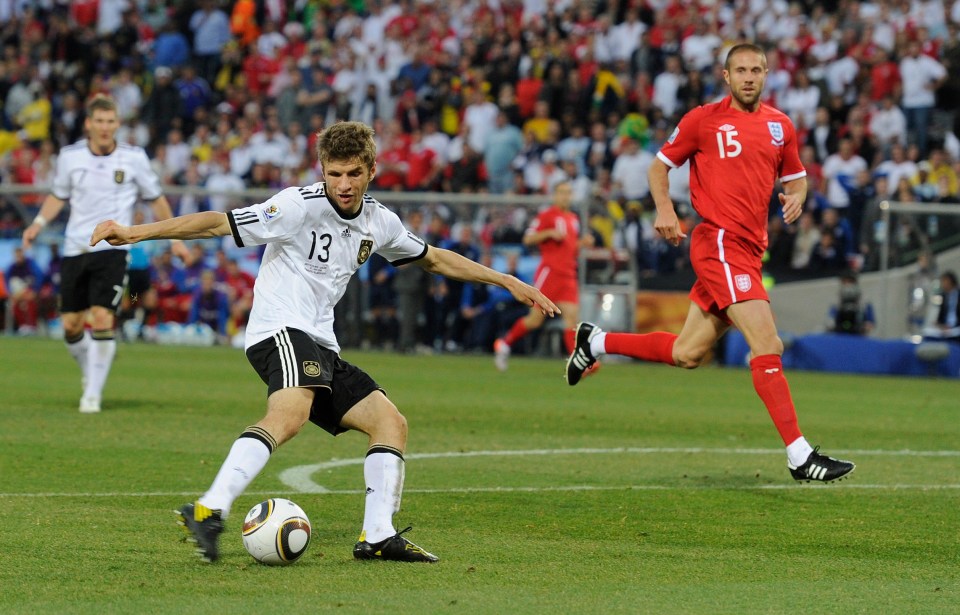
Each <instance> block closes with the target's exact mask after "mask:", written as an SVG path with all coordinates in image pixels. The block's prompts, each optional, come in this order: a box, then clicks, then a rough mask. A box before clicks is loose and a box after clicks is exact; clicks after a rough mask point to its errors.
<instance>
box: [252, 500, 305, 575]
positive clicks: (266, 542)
mask: <svg viewBox="0 0 960 615" xmlns="http://www.w3.org/2000/svg"><path fill="white" fill-rule="evenodd" d="M309 544H310V520H309V519H307V515H306V513H304V512H303V509H302V508H300V507H299V506H297V505H296V504H294V503H293V502H291V501H290V500H285V499H283V498H271V499H269V500H267V501H265V502H260V503H259V504H257V505H256V506H254V507H253V508H251V509H250V512H248V513H247V516H246V518H245V519H244V520H243V546H244V548H246V550H247V552H248V553H250V555H252V556H253V558H254V559H255V560H257V561H258V562H261V563H264V564H269V565H270V566H286V565H287V564H292V563H293V562H295V561H297V560H298V559H300V556H301V555H303V554H304V553H305V552H306V550H307V545H309Z"/></svg>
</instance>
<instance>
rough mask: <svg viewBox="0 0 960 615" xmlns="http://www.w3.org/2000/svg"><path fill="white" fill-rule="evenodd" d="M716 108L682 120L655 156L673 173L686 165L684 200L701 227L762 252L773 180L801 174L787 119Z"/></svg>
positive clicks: (769, 112)
mask: <svg viewBox="0 0 960 615" xmlns="http://www.w3.org/2000/svg"><path fill="white" fill-rule="evenodd" d="M731 102H732V99H731V97H730V96H729V95H728V96H727V97H726V98H724V99H723V100H721V101H720V102H717V103H713V104H709V105H703V106H701V107H697V108H696V109H692V110H691V111H690V112H689V113H687V114H686V115H685V116H683V119H681V120H680V124H679V125H678V126H677V128H676V130H674V131H673V134H672V135H670V138H669V139H667V142H666V143H664V145H663V147H661V148H660V151H659V152H658V153H657V157H658V158H659V159H660V160H661V161H663V163H664V164H666V165H668V166H670V167H672V168H676V167H679V166H680V165H682V164H683V163H684V162H685V161H686V160H687V159H689V160H690V199H691V201H692V202H693V207H694V209H696V210H697V213H698V214H700V217H701V218H703V219H704V220H705V221H707V222H709V223H711V224H713V225H714V226H717V227H718V228H722V229H725V230H726V231H728V232H730V233H733V234H734V235H736V236H738V237H741V238H743V239H745V240H747V241H749V242H751V243H755V244H756V245H757V246H758V247H759V249H760V251H761V252H762V251H763V250H764V249H766V247H767V212H768V211H769V207H770V199H771V197H772V196H773V187H774V183H775V182H776V180H777V178H779V179H780V180H781V181H790V180H794V179H800V178H801V177H804V176H806V174H807V172H806V170H805V169H804V168H803V164H802V163H801V162H800V154H799V152H798V151H797V134H796V130H795V129H794V127H793V123H792V122H791V121H790V118H789V117H787V116H786V114H784V113H783V112H781V111H778V110H777V109H774V108H773V107H771V106H769V105H765V104H763V103H760V106H759V107H758V108H757V110H756V111H754V112H753V113H747V112H745V111H740V110H739V109H736V108H734V107H732V106H731Z"/></svg>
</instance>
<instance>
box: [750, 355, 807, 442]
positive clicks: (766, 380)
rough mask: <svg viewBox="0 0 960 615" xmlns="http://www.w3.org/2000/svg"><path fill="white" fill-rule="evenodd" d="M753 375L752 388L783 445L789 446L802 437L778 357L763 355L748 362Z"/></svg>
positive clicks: (788, 387) (781, 363) (788, 386)
mask: <svg viewBox="0 0 960 615" xmlns="http://www.w3.org/2000/svg"><path fill="white" fill-rule="evenodd" d="M750 371H751V372H752V373H753V388H754V389H756V391H757V395H759V396H760V399H762V400H763V405H765V406H766V407H767V412H769V413H770V418H772V419H773V424H774V425H776V427H777V431H778V432H780V437H781V438H783V443H784V444H790V443H791V442H793V441H794V440H796V439H797V438H799V437H801V436H803V434H802V433H800V427H799V425H798V424H797V410H796V408H794V407H793V399H792V398H791V397H790V385H788V384H787V378H786V377H785V376H784V375H783V362H782V361H781V360H780V356H779V355H775V354H765V355H761V356H759V357H754V359H753V360H752V361H750Z"/></svg>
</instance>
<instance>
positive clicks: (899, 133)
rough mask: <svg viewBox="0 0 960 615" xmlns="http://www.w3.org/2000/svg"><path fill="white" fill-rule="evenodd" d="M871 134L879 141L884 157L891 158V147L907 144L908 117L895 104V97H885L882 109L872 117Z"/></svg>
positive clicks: (881, 105)
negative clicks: (896, 144) (895, 144)
mask: <svg viewBox="0 0 960 615" xmlns="http://www.w3.org/2000/svg"><path fill="white" fill-rule="evenodd" d="M870 134H872V135H873V136H874V137H876V139H877V144H878V145H880V147H881V149H882V151H883V157H884V158H887V157H889V156H890V146H891V145H892V144H894V143H899V144H900V145H904V144H906V142H907V116H905V115H904V114H903V111H901V110H900V107H898V106H897V105H895V104H894V102H893V96H889V95H888V96H884V97H883V100H882V101H881V102H880V108H879V109H877V110H876V111H874V112H873V115H871V116H870Z"/></svg>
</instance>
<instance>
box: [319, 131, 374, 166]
mask: <svg viewBox="0 0 960 615" xmlns="http://www.w3.org/2000/svg"><path fill="white" fill-rule="evenodd" d="M373 135H374V132H373V128H370V127H369V126H367V125H366V124H364V123H363V122H337V123H336V124H334V125H332V126H330V127H329V128H326V129H324V130H322V131H321V132H320V136H319V138H318V139H317V159H318V160H320V164H324V163H326V162H330V161H337V162H340V161H348V160H359V161H360V163H361V164H363V165H364V166H366V167H367V169H372V168H373V164H374V163H375V162H376V161H377V144H376V142H375V141H374V140H373Z"/></svg>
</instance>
